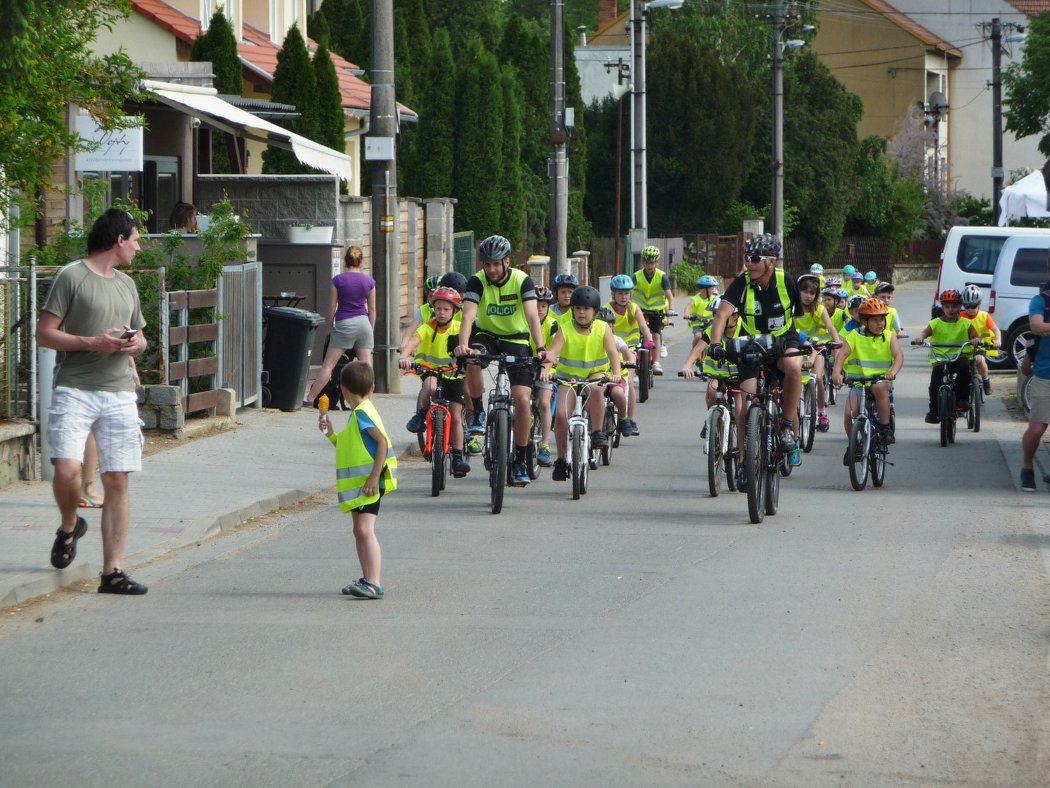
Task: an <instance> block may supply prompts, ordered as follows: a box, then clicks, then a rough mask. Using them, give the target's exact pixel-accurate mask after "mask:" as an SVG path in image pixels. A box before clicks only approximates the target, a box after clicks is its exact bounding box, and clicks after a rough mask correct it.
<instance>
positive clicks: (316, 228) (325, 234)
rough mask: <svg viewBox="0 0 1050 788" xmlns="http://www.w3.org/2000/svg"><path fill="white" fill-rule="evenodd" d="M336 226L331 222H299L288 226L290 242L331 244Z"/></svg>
mask: <svg viewBox="0 0 1050 788" xmlns="http://www.w3.org/2000/svg"><path fill="white" fill-rule="evenodd" d="M334 232H335V227H333V226H332V223H331V222H317V223H315V224H305V223H298V224H292V225H289V227H288V242H289V243H293V244H330V243H332V234H333V233H334Z"/></svg>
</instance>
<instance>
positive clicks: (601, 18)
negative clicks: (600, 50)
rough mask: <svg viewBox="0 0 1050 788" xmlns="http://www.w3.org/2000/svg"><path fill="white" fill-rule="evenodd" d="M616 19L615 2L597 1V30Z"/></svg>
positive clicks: (610, 0) (611, 0)
mask: <svg viewBox="0 0 1050 788" xmlns="http://www.w3.org/2000/svg"><path fill="white" fill-rule="evenodd" d="M615 18H616V0H598V29H599V30H601V29H602V28H603V27H605V26H606V25H607V24H609V23H610V22H611V21H613V20H614V19H615Z"/></svg>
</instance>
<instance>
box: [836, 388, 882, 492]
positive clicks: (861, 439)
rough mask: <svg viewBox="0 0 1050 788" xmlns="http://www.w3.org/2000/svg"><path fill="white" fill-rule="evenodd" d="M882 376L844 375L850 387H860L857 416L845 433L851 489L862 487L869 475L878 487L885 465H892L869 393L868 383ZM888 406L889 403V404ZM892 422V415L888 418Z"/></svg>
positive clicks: (872, 398)
mask: <svg viewBox="0 0 1050 788" xmlns="http://www.w3.org/2000/svg"><path fill="white" fill-rule="evenodd" d="M885 379H886V378H885V376H884V375H871V376H868V377H865V376H862V375H847V376H846V384H847V385H848V386H849V387H850V388H856V389H860V404H859V407H858V409H857V416H856V418H854V419H853V426H852V427H850V432H849V446H848V448H847V457H848V458H849V481H850V484H851V485H853V489H854V490H857V491H858V492H859V491H861V490H863V489H864V487H865V486H866V485H867V483H868V476H869V474H870V476H871V484H872V486H873V487H881V486H882V485H883V482H884V481H885V480H886V466H887V465H892V464H893V463H891V462H889V460H888V459H887V458H888V456H889V451H890V450H889V446H888V445H887V444H886V443H885V442H884V441H882V440H880V439H879V434H878V429H879V428H878V424H879V417H878V412H877V411H876V407H875V398H874V397H872V396H871V385H872V384H873V383H878V382H879V381H880V380H885ZM890 407H891V408H892V407H893V406H892V404H891V405H890ZM890 423H891V424H892V423H893V422H892V418H891V420H890Z"/></svg>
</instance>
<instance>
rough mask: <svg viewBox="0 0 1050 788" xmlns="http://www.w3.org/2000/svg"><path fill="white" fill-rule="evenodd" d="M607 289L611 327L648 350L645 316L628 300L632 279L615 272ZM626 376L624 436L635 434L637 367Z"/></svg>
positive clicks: (650, 342)
mask: <svg viewBox="0 0 1050 788" xmlns="http://www.w3.org/2000/svg"><path fill="white" fill-rule="evenodd" d="M609 289H610V291H611V292H612V300H611V301H609V303H608V304H606V305H605V306H606V307H608V308H609V309H610V310H611V311H612V314H613V317H614V321H613V323H612V328H613V333H614V334H615V335H616V338H617V339H619V340H621V341H623V342H624V343H626V344H627V345H629V346H630V347H638V346H639V345H641V346H642V347H645V348H648V349H649V350H652V349H653V348H654V347H656V345H655V343H654V342H653V335H652V332H651V331H650V330H649V324H648V323H647V322H646V320H645V315H643V314H642V310H641V309H639V307H638V305H637V304H636V303H634V302H633V301H632V300H631V291H632V290H633V289H634V280H633V279H632V278H631V277H629V276H627V274H617V275H616V276H614V277H613V278H612V281H611V282H609ZM629 378H630V383H631V385H630V386H629V387H628V389H627V422H628V424H627V429H625V431H624V433H623V434H624V437H627V436H630V435H632V434H634V435H637V434H638V420H637V419H636V418H635V411H636V408H637V405H638V391H637V389H636V386H637V385H638V372H637V370H634V371H632V372H631V374H630V375H629Z"/></svg>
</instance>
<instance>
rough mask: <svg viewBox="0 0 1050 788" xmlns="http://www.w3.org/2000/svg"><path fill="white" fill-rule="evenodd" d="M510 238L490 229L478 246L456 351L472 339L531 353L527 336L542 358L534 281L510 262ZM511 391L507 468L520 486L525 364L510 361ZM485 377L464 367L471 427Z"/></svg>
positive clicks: (478, 420)
mask: <svg viewBox="0 0 1050 788" xmlns="http://www.w3.org/2000/svg"><path fill="white" fill-rule="evenodd" d="M510 252H511V248H510V241H508V240H507V239H506V238H504V237H503V236H502V235H491V236H489V237H488V238H486V239H485V240H484V241H482V242H481V244H480V245H479V246H478V261H479V262H480V263H481V267H482V270H481V271H479V272H478V273H476V274H474V276H472V277H471V278H470V279H468V280H467V290H466V292H465V293H464V294H463V317H462V323H461V327H460V332H459V334H460V339H459V341H460V345H459V347H458V348H457V349H456V355H470V354H472V353H476V352H477V351H476V350H472V348H471V347H470V346H471V345H480V346H482V347H484V348H485V350H486V351H487V352H488V353H490V354H495V353H505V354H507V355H512V356H525V355H531V354H532V352H533V351H532V349H531V347H530V345H529V338H530V337H531V338H532V341H533V345H534V346H535V348H536V351H535V352H536V353H538V354H539V356H540V359H541V360H542V359H543V355H544V353H546V351H547V348H546V346H545V345H544V344H543V329H542V328H541V327H540V317H539V312H538V310H537V309H536V285H535V284H533V281H532V277H530V276H529V275H528V274H526V273H525V272H524V271H522V270H520V269H517V268H511V267H510ZM508 376H509V378H510V393H511V397H512V398H513V400H514V461H513V462H512V463H511V474H512V475H513V482H512V483H513V484H514V486H515V487H524V486H526V485H527V484H528V483H529V482H530V481H531V479H530V477H529V469H528V467H527V465H526V461H525V456H526V451H527V449H528V443H529V427H530V421H531V420H532V415H531V408H530V404H531V400H532V378H533V370H532V368H530V367H523V366H514V367H511V368H510V369H509V370H508ZM484 392H485V380H484V378H483V376H482V370H481V367H479V366H477V365H476V364H471V365H470V366H468V367H467V394H468V395H469V396H470V398H471V400H472V404H473V406H474V416H473V418H472V420H471V429H472V430H480V431H484V423H485V416H484V411H483V407H484V406H483V404H482V401H481V397H482V395H483V394H484Z"/></svg>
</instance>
